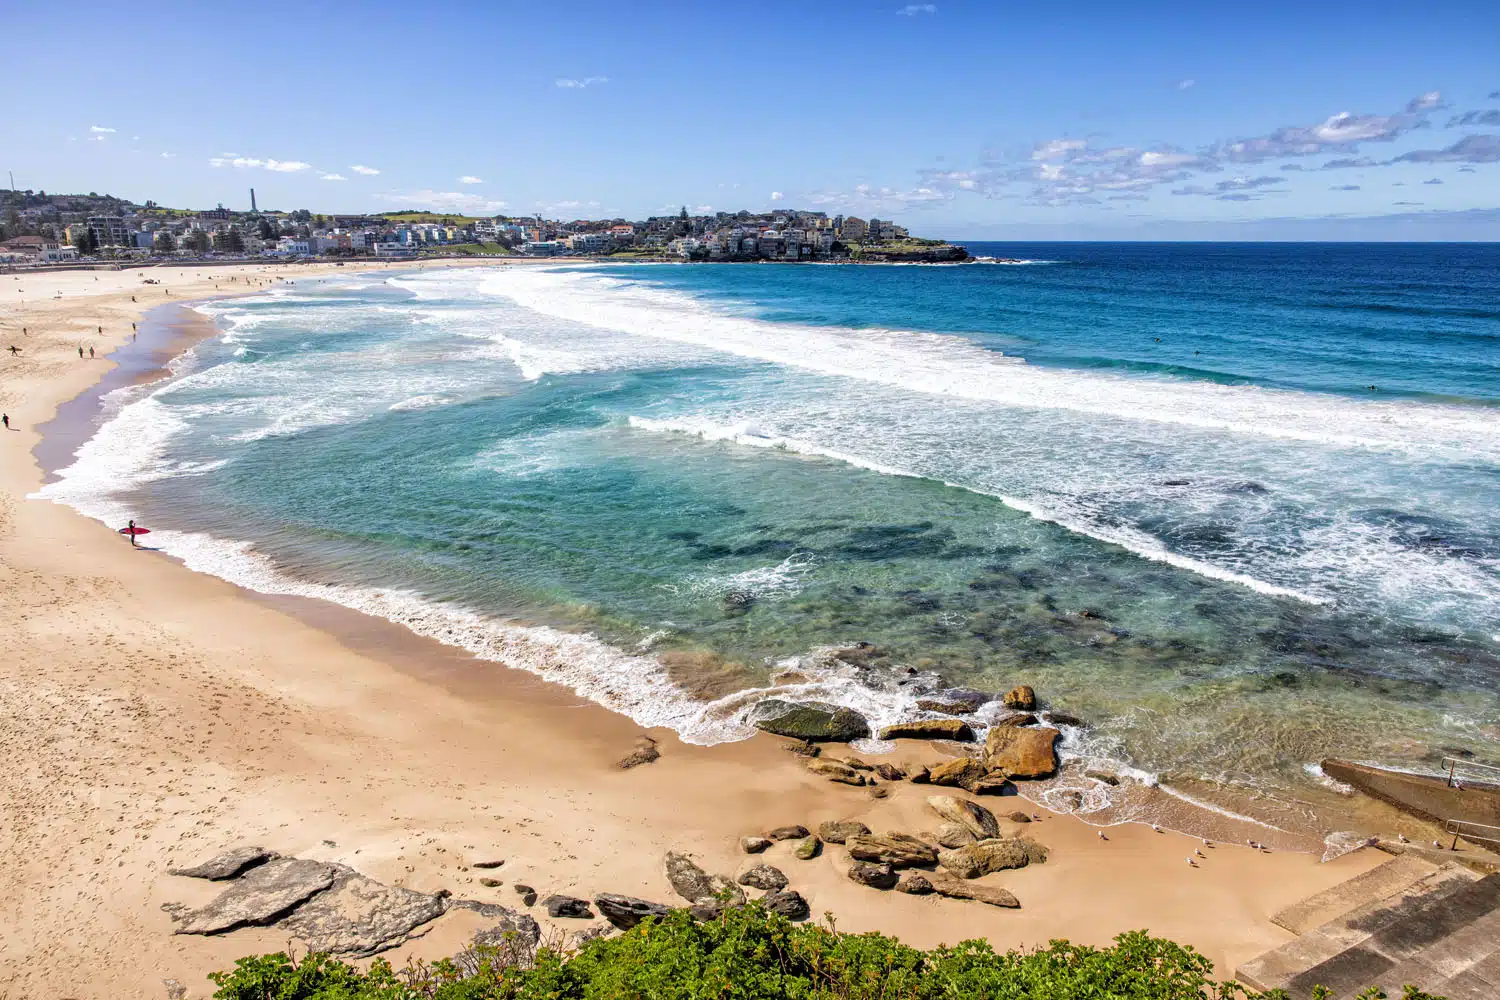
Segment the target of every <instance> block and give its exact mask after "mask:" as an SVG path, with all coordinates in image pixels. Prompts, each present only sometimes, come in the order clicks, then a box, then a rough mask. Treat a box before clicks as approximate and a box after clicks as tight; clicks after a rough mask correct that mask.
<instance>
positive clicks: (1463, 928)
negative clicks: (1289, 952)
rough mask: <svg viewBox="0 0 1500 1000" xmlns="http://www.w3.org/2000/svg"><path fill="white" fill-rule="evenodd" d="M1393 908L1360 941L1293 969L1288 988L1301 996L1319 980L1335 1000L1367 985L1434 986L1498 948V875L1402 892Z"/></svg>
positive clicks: (1395, 988)
mask: <svg viewBox="0 0 1500 1000" xmlns="http://www.w3.org/2000/svg"><path fill="white" fill-rule="evenodd" d="M1393 909H1394V910H1396V911H1399V913H1400V916H1399V917H1398V918H1397V919H1395V920H1383V921H1381V922H1380V926H1378V927H1375V928H1373V929H1372V930H1371V932H1370V933H1369V934H1368V935H1367V936H1365V937H1364V938H1363V939H1362V940H1360V941H1359V942H1357V943H1355V944H1353V945H1351V946H1350V947H1348V948H1346V949H1344V950H1343V951H1341V952H1339V953H1338V954H1336V955H1333V956H1330V957H1329V958H1328V959H1327V960H1325V961H1323V962H1320V963H1318V964H1317V965H1313V966H1310V967H1308V968H1307V969H1305V970H1304V971H1302V972H1300V973H1298V974H1296V975H1294V976H1292V977H1291V978H1290V979H1289V980H1288V981H1287V983H1286V987H1285V988H1286V990H1287V992H1288V993H1290V994H1291V995H1292V996H1293V997H1304V996H1308V995H1310V994H1311V993H1312V989H1313V987H1314V986H1326V987H1327V988H1328V989H1330V990H1332V991H1333V995H1334V996H1335V997H1338V998H1341V1000H1342V998H1346V997H1354V996H1355V995H1356V994H1358V993H1359V992H1360V991H1361V990H1363V989H1364V988H1366V987H1368V986H1371V985H1380V986H1381V987H1383V988H1384V989H1386V991H1387V992H1389V993H1392V994H1393V995H1396V996H1399V995H1400V993H1401V987H1403V986H1405V985H1406V984H1408V983H1410V984H1411V985H1414V986H1417V987H1420V988H1422V989H1426V990H1429V991H1435V987H1436V984H1437V983H1438V982H1442V981H1446V980H1449V979H1451V978H1453V977H1454V976H1457V975H1460V974H1462V973H1463V972H1466V971H1468V970H1469V969H1470V968H1472V967H1473V966H1474V965H1475V964H1477V963H1478V962H1479V961H1481V960H1482V959H1485V958H1488V957H1489V956H1491V955H1493V954H1494V953H1495V952H1496V951H1497V950H1500V875H1489V876H1486V877H1485V878H1482V879H1479V880H1477V881H1472V882H1468V883H1467V884H1464V885H1461V886H1460V887H1458V888H1457V889H1455V890H1453V891H1450V892H1437V893H1431V894H1428V895H1425V896H1422V897H1419V898H1416V899H1414V900H1410V901H1405V900H1404V901H1403V902H1402V903H1400V904H1397V905H1396V906H1395V907H1393ZM1335 923H1339V921H1335ZM1299 940H1306V937H1304V938H1301V939H1299Z"/></svg>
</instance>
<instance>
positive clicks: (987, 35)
mask: <svg viewBox="0 0 1500 1000" xmlns="http://www.w3.org/2000/svg"><path fill="white" fill-rule="evenodd" d="M6 29H7V30H6V34H7V35H8V36H9V37H10V38H12V39H17V40H23V42H24V44H19V45H16V44H13V45H10V46H7V48H8V50H9V56H10V58H9V60H8V63H7V75H8V77H9V79H10V80H11V95H12V97H11V99H10V100H8V101H7V102H6V105H7V107H6V112H5V116H4V121H3V125H0V170H5V169H8V170H12V171H14V173H15V177H16V182H17V185H18V186H20V187H23V188H33V189H37V188H40V189H46V190H49V191H91V190H92V191H99V192H105V191H108V192H111V193H114V194H119V195H122V196H125V197H130V198H133V199H138V200H144V199H146V198H154V199H156V200H157V201H159V202H162V203H165V204H171V205H178V206H187V207H209V206H212V205H213V204H214V203H216V202H220V201H222V202H223V203H224V204H225V205H228V206H230V207H235V208H240V207H248V200H249V196H248V189H249V188H250V187H251V186H254V187H255V188H256V191H257V194H258V198H259V202H260V204H261V205H262V206H263V207H274V208H283V209H291V208H301V207H307V208H311V209H313V210H315V211H361V210H362V211H380V210H387V209H396V208H400V207H403V206H414V207H423V208H434V209H439V210H451V211H468V212H472V213H485V214H493V213H495V212H501V211H503V212H507V213H511V214H529V213H534V212H537V211H541V212H543V213H545V214H547V215H549V216H560V217H564V218H573V217H603V216H615V215H623V216H627V217H632V218H634V217H641V216H644V215H648V214H655V213H659V212H662V211H664V210H668V209H672V210H675V208H676V207H677V206H678V205H681V204H684V203H685V204H686V205H687V206H688V207H689V209H690V210H697V209H700V208H703V207H706V206H711V207H712V209H715V210H717V209H729V210H736V209H739V208H750V209H761V208H766V207H770V206H773V205H778V204H780V205H788V206H799V207H820V208H825V209H826V210H828V211H829V212H830V213H832V212H844V213H849V214H856V215H861V216H865V217H868V216H871V215H878V216H880V217H882V218H884V217H894V218H896V219H897V220H899V221H902V222H904V223H906V224H908V225H909V226H911V227H912V229H913V230H915V231H918V232H923V233H929V234H934V235H944V236H950V237H957V238H970V239H973V238H994V239H1006V238H1021V239H1033V238H1060V239H1066V238H1075V237H1077V238H1109V237H1111V236H1118V237H1121V238H1134V237H1151V238H1234V237H1235V235H1236V234H1246V236H1247V238H1298V239H1317V238H1341V235H1343V234H1358V238H1400V237H1403V236H1404V237H1410V238H1457V239H1474V238H1479V239H1500V15H1497V13H1496V11H1495V8H1494V4H1493V3H1492V2H1491V3H1479V2H1474V3H1441V2H1439V3H1435V4H1431V5H1426V6H1421V5H1419V6H1413V5H1410V4H1403V5H1394V4H1384V3H1373V4H1370V3H1365V4H1331V3H1307V2H1302V3H1297V4H1282V3H1262V4H1259V5H1249V6H1244V7H1224V6H1223V5H1213V4H1171V5H1168V4H1150V3H1147V4H1119V3H1111V4H1099V3H1091V2H1082V3H1075V4H1072V5H1068V6H1066V7H1063V8H1060V7H1058V6H1057V5H1037V4H1024V5H1023V4H1001V3H995V2H955V0H939V2H936V3H931V4H928V3H921V4H909V5H908V4H904V3H896V2H884V3H881V2H819V3H806V2H801V3H790V2H788V3H748V2H747V3H709V2H704V3H688V2H680V3H620V2H608V3H590V2H577V3H569V2H552V3H546V4H539V3H483V4H478V3H476V4H447V3H424V4H411V3H402V4H395V3H392V4H384V3H373V2H368V3H297V4H277V3H258V4H244V5H228V4H215V5H210V4H202V3H191V4H188V3H183V4H172V3H150V2H145V0H141V2H137V3H132V4H128V5H125V4H109V5H104V4H100V5H90V4H87V3H84V4H70V5H68V7H67V8H66V9H65V10H64V9H63V8H60V7H58V6H57V5H56V4H42V3H37V2H18V3H12V4H11V5H9V7H8V12H7V17H6Z"/></svg>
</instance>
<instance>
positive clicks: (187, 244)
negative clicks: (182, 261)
mask: <svg viewBox="0 0 1500 1000" xmlns="http://www.w3.org/2000/svg"><path fill="white" fill-rule="evenodd" d="M182 246H183V248H184V249H187V250H191V251H193V253H208V247H209V240H208V234H207V233H205V232H204V231H203V230H201V229H194V230H192V231H191V232H189V233H188V234H187V235H186V236H184V237H183V238H182Z"/></svg>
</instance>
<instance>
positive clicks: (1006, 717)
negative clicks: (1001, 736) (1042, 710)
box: [990, 709, 1036, 729]
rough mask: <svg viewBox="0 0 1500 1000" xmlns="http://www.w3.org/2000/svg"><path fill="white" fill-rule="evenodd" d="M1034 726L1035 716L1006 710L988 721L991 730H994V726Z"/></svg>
mask: <svg viewBox="0 0 1500 1000" xmlns="http://www.w3.org/2000/svg"><path fill="white" fill-rule="evenodd" d="M1034 725H1036V716H1034V715H1032V714H1031V713H1030V712H1017V711H1015V710H1013V709H1007V710H1006V711H1004V712H1000V713H998V714H997V715H996V716H995V717H994V718H993V719H991V720H990V728H991V729H993V728H995V727H996V726H1034Z"/></svg>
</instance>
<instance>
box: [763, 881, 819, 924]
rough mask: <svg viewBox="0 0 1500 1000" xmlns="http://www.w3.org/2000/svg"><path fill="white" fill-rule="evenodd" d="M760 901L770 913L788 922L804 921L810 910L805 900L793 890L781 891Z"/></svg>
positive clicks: (771, 893) (768, 894) (767, 895)
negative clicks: (778, 915)
mask: <svg viewBox="0 0 1500 1000" xmlns="http://www.w3.org/2000/svg"><path fill="white" fill-rule="evenodd" d="M760 901H761V902H762V903H763V904H765V907H766V909H768V910H770V911H771V912H772V913H779V914H781V915H782V916H783V917H786V918H787V919H788V920H806V919H807V915H808V914H809V913H811V912H812V909H811V908H810V907H809V906H808V905H807V900H805V899H803V898H802V894H801V893H800V892H798V891H797V890H795V889H783V890H780V891H778V892H770V893H767V894H766V895H764V896H762V897H761V899H760Z"/></svg>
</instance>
